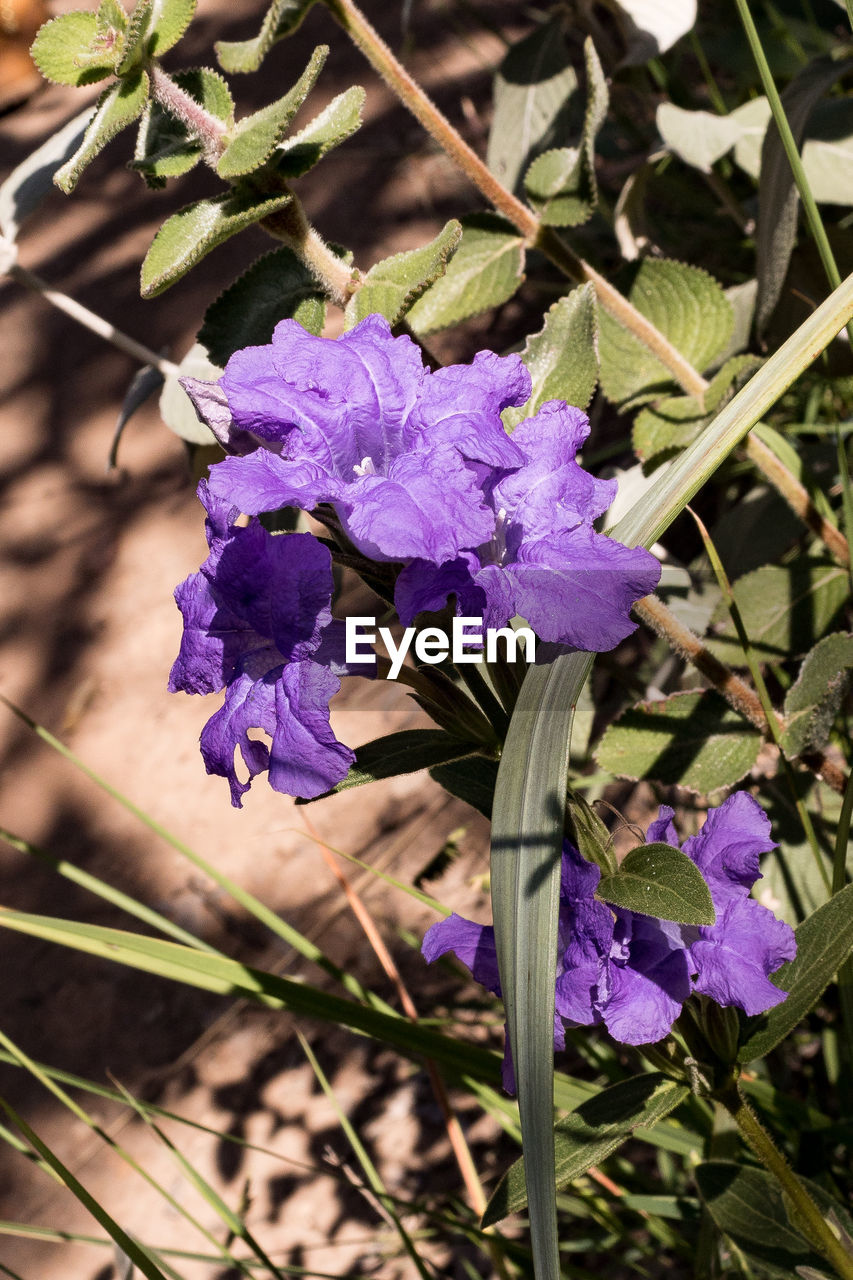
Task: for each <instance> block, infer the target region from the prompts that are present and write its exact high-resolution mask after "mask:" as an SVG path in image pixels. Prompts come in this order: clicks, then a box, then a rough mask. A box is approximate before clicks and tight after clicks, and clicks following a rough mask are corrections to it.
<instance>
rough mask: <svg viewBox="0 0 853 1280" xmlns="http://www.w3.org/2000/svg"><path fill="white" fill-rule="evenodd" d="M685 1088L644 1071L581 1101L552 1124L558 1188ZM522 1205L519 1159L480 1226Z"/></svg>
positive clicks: (678, 1098)
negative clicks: (557, 1121) (556, 1122)
mask: <svg viewBox="0 0 853 1280" xmlns="http://www.w3.org/2000/svg"><path fill="white" fill-rule="evenodd" d="M689 1092H690V1090H689V1089H688V1088H687V1087H686V1086H685V1085H683V1084H679V1083H678V1082H677V1081H675V1080H671V1079H669V1078H668V1077H667V1076H665V1075H663V1073H662V1072H659V1071H655V1072H648V1073H647V1074H646V1075H639V1076H634V1077H633V1078H632V1079H629V1080H621V1081H620V1082H619V1083H618V1084H614V1085H611V1086H610V1087H609V1088H607V1089H602V1091H601V1092H600V1093H598V1094H596V1095H595V1097H593V1098H590V1099H589V1101H588V1102H582V1103H581V1104H580V1106H579V1107H577V1108H576V1109H575V1110H574V1111H571V1112H569V1114H568V1115H567V1116H566V1117H565V1119H563V1120H560V1121H559V1123H558V1124H556V1125H555V1126H554V1157H555V1165H556V1172H557V1189H558V1190H561V1189H562V1188H564V1187H567V1186H569V1185H570V1184H571V1183H572V1182H574V1181H575V1179H576V1178H580V1177H582V1176H583V1174H585V1173H586V1172H587V1170H588V1169H591V1168H592V1166H593V1165H596V1164H600V1163H601V1161H602V1160H606V1159H607V1157H608V1156H609V1155H612V1154H613V1152H614V1151H616V1150H617V1149H618V1148H619V1147H621V1145H622V1143H623V1142H626V1141H627V1140H628V1138H630V1137H631V1135H632V1133H633V1132H634V1130H635V1129H637V1128H639V1127H640V1126H642V1127H643V1128H645V1129H650V1128H652V1126H653V1125H655V1124H657V1122H658V1121H659V1120H662V1119H664V1117H665V1116H668V1115H669V1113H670V1112H671V1111H674V1110H675V1108H676V1107H677V1106H678V1105H679V1103H680V1102H683V1101H684V1099H685V1098H686V1097H687V1095H688V1094H689ZM526 1207H527V1188H526V1186H525V1177H524V1157H523V1156H522V1158H521V1159H520V1160H516V1162H515V1164H513V1165H511V1166H510V1168H509V1169H507V1171H506V1173H505V1174H504V1176H503V1177H502V1178H501V1180H500V1182H499V1183H498V1185H497V1188H496V1189H495V1191H494V1193H493V1195H492V1198H491V1200H490V1201H489V1203H488V1205H487V1206H486V1211H485V1213H484V1214H483V1219H482V1222H481V1224H480V1225H481V1226H482V1227H490V1226H492V1225H494V1223H496V1222H501V1221H502V1220H503V1219H504V1218H507V1217H508V1216H509V1215H510V1214H511V1213H519V1212H520V1211H521V1210H522V1209H524V1208H526Z"/></svg>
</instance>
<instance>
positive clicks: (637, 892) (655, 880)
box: [597, 842, 716, 924]
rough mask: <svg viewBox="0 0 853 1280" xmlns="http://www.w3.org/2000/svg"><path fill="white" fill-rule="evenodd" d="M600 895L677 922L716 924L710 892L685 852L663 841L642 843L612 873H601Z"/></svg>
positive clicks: (606, 900) (661, 918) (614, 903)
mask: <svg viewBox="0 0 853 1280" xmlns="http://www.w3.org/2000/svg"><path fill="white" fill-rule="evenodd" d="M597 894H598V897H599V898H601V899H602V900H603V901H604V902H610V903H612V904H613V906H616V907H624V908H625V909H626V910H627V911H637V912H640V913H641V914H642V915H645V916H657V918H658V919H659V920H674V921H675V922H676V923H677V924H713V923H714V921H715V920H716V915H715V913H714V904H713V902H712V901H711V892H710V890H709V888H708V886H707V884H706V883H705V881H704V880H703V878H702V873H701V871H700V870H699V868H698V867H697V866H696V864H695V863H694V862H691V861H690V859H689V858H688V856H687V854H686V853H682V852H681V850H680V849H675V848H673V846H672V845H668V844H664V843H661V842H654V843H653V844H641V845H639V846H638V847H637V848H636V849H632V850H631V852H630V853H628V854H627V855H626V856H625V857H624V858H623V860H622V862H621V864H620V866H619V869H618V871H616V872H615V873H614V874H613V875H612V876H602V878H601V881H600V883H599V886H598V890H597Z"/></svg>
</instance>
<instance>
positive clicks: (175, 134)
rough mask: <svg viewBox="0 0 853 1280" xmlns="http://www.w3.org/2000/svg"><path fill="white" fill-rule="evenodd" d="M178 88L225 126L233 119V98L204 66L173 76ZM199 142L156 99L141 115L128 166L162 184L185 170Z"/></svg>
mask: <svg viewBox="0 0 853 1280" xmlns="http://www.w3.org/2000/svg"><path fill="white" fill-rule="evenodd" d="M173 79H174V81H175V83H176V84H177V85H178V87H179V88H181V89H183V90H184V92H185V93H188V94H189V95H190V97H191V98H193V99H194V100H195V101H196V102H198V103H200V104H201V106H203V107H204V109H205V111H208V112H210V114H211V115H214V116H216V117H217V119H219V120H221V121H222V123H223V124H224V125H225V126H226V127H230V126H231V125H232V124H233V121H234V100H233V98H232V97H231V93H230V91H229V89H228V86H227V84H226V83H225V81H224V80H223V79H222V77H221V76H220V75H219V74H218V73H217V72H216V71H211V70H209V69H208V68H207V67H193V68H191V69H189V70H186V71H178V72H176V73H175V75H174V76H173ZM202 154H203V152H202V146H201V143H200V142H199V141H198V140H197V139H196V138H194V137H193V136H192V135H191V134H190V133H189V131H188V130H187V128H186V126H185V125H184V124H183V123H182V122H181V121H180V120H178V119H176V118H175V116H173V115H172V113H171V112H169V111H166V110H165V109H164V108H163V107H161V106H160V104H159V103H158V102H151V103H149V105H148V108H147V110H146V112H145V114H144V115H143V118H142V121H141V123H140V126H139V133H138V135H137V139H136V149H135V151H134V157H133V160H132V161H131V164H130V167H131V168H133V169H136V170H138V171H139V172H140V173H142V174H144V175H145V177H146V178H148V179H151V180H153V184H154V185H158V186H163V185H165V179H166V178H174V177H178V176H179V175H180V174H183V173H188V172H189V171H190V169H192V168H193V166H194V165H196V164H198V162H199V160H200V159H201V157H202Z"/></svg>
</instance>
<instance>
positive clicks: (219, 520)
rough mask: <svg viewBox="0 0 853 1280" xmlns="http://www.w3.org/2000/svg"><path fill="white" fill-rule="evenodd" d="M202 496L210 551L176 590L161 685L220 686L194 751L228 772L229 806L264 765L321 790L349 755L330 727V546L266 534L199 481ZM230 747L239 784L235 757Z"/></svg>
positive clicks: (334, 634)
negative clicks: (173, 636) (174, 653)
mask: <svg viewBox="0 0 853 1280" xmlns="http://www.w3.org/2000/svg"><path fill="white" fill-rule="evenodd" d="M199 497H200V498H201V501H202V503H203V504H204V506H205V508H206V510H207V513H208V516H207V521H206V531H207V541H208V546H209V547H210V554H209V555H208V557H207V560H206V561H205V562H204V564H203V565H202V566H201V569H200V570H199V572H198V573H193V574H191V575H190V576H189V577H188V578H187V579H186V581H185V582H182V583H181V585H180V586H179V587H178V588H177V590H176V591H175V599H176V600H177V603H178V608H179V609H180V610H181V613H182V614H183V619H184V632H183V637H182V639H181V648H180V652H179V654H178V657H177V659H176V661H175V663H174V666H173V667H172V672H171V676H170V678H169V689H170V690H171V691H172V692H175V691H176V690H179V689H181V690H184V692H186V693H212V692H215V691H216V690H218V689H222V688H225V690H226V693H225V703H224V705H223V706H222V707H221V709H220V710H219V711H217V712H216V713H215V715H213V716H212V717H211V719H210V720H208V722H207V724H206V725H205V727H204V729H203V730H202V733H201V753H202V756H203V758H204V762H205V765H206V767H207V771H208V773H215V774H219V775H221V776H222V777H225V778H227V779H228V780H229V782H230V784H231V802H232V804H234V805H235V806H237V808H240V807H241V806H242V796H243V794H244V792H246V791H248V789H249V787H250V786H251V782H252V779H253V778H254V777H255V776H256V775H257V774H259V773H262V772H263V771H264V770H267V771H268V772H269V780H270V785H271V786H272V787H273V788H274V789H275V790H276V791H283V792H285V793H286V794H288V795H296V796H304V797H305V798H306V799H310V798H311V797H313V796H317V795H321V794H322V793H323V792H324V791H328V790H329V788H330V787H333V786H334V785H335V784H336V783H337V782H340V781H341V779H342V778H344V777H345V776H346V774H347V772H348V771H349V767H350V765H351V764H352V762H353V760H354V759H355V755H354V753H353V752H352V751H350V749H349V748H348V747H345V746H344V745H343V744H342V743H340V742H338V741H337V739H336V738H335V736H334V734H333V732H332V730H331V728H330V726H329V699H330V698H331V697H332V695H333V694H334V693H336V692H337V690H338V689H339V688H340V680H339V679H338V677H337V675H336V674H335V672H336V671H337V672H338V673H341V672H342V671H343V670H344V664H343V662H342V660H341V654H342V650H343V640H342V635H341V631H342V624H340V623H338V622H334V621H333V620H332V614H331V608H330V606H331V599H332V589H333V582H332V560H331V555H330V554H329V551H328V549H327V548H326V547H324V546H323V545H322V543H319V542H318V541H317V540H316V538H313V537H312V536H311V535H310V534H307V533H293V534H285V535H279V536H273V535H272V534H270V533H268V532H267V530H266V529H264V528H263V526H262V525H261V524H260V523H259V521H257V520H251V521H250V522H249V524H248V525H247V526H246V527H244V528H241V527H238V526H237V525H235V523H234V522H235V520H236V518H237V516H238V515H239V512H238V510H237V509H236V508H234V507H230V506H229V505H228V503H226V502H223V501H222V500H220V499H218V498H217V497H216V496H215V495H213V494H211V493H210V491H209V489H208V486H207V485H206V483H205V482H204V481H202V482H201V484H200V485H199ZM251 730H261V731H263V732H264V733H265V734H267V735H268V736H269V738H270V739H271V742H270V745H269V746H267V744H266V742H263V741H258V740H257V738H253V737H250V736H249V735H250V731H251ZM238 747H239V749H240V753H241V755H242V757H243V761H244V763H245V765H246V768H247V769H248V773H249V777H248V781H246V782H242V781H241V780H240V779H239V778H238V776H237V771H236V768H235V764H234V754H235V751H236V749H237V748H238Z"/></svg>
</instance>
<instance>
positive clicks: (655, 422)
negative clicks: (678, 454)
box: [631, 356, 761, 462]
mask: <svg viewBox="0 0 853 1280" xmlns="http://www.w3.org/2000/svg"><path fill="white" fill-rule="evenodd" d="M760 364H761V361H760V359H759V358H758V356H733V357H732V358H731V359H730V360H727V361H726V363H725V364H724V365H723V367H722V368H721V369H720V370H719V371H718V372H717V373H716V374H715V375H714V377H713V379H712V380H711V382H710V384H709V386H708V389H707V391H706V392H705V395H704V408H703V406H702V405H701V404H700V403H699V401H698V400H697V399H696V397H695V396H667V397H666V398H665V399H663V400H657V401H655V403H654V404H651V405H646V406H645V408H643V409H641V410H640V412H639V413H638V414H637V416H636V418H635V419H634V426H633V430H632V433H631V443H632V445H633V447H634V452H635V453H636V455H637V457H638V458H640V459H641V461H643V462H648V461H649V459H650V458H654V457H656V456H657V455H658V454H661V453H666V454H670V453H673V452H675V451H676V450H678V449H685V448H686V447H687V445H689V444H692V442H693V441H694V440H695V439H696V437H697V436H698V434H699V432H700V431H701V430H702V428H703V427H705V426H707V424H708V423H709V422H710V421H711V419H712V418H713V416H714V414H715V413H716V412H717V410H718V409H719V408H720V407H721V406H722V404H723V403H724V400H725V399H726V398H727V397H728V396H731V395H734V393H735V391H737V390H739V388H740V387H742V386H743V384H744V383H745V382H746V380H747V378H748V377H750V376H751V375H752V374H753V373H754V372H755V370H756V369H757V368H758V367H759V365H760Z"/></svg>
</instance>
